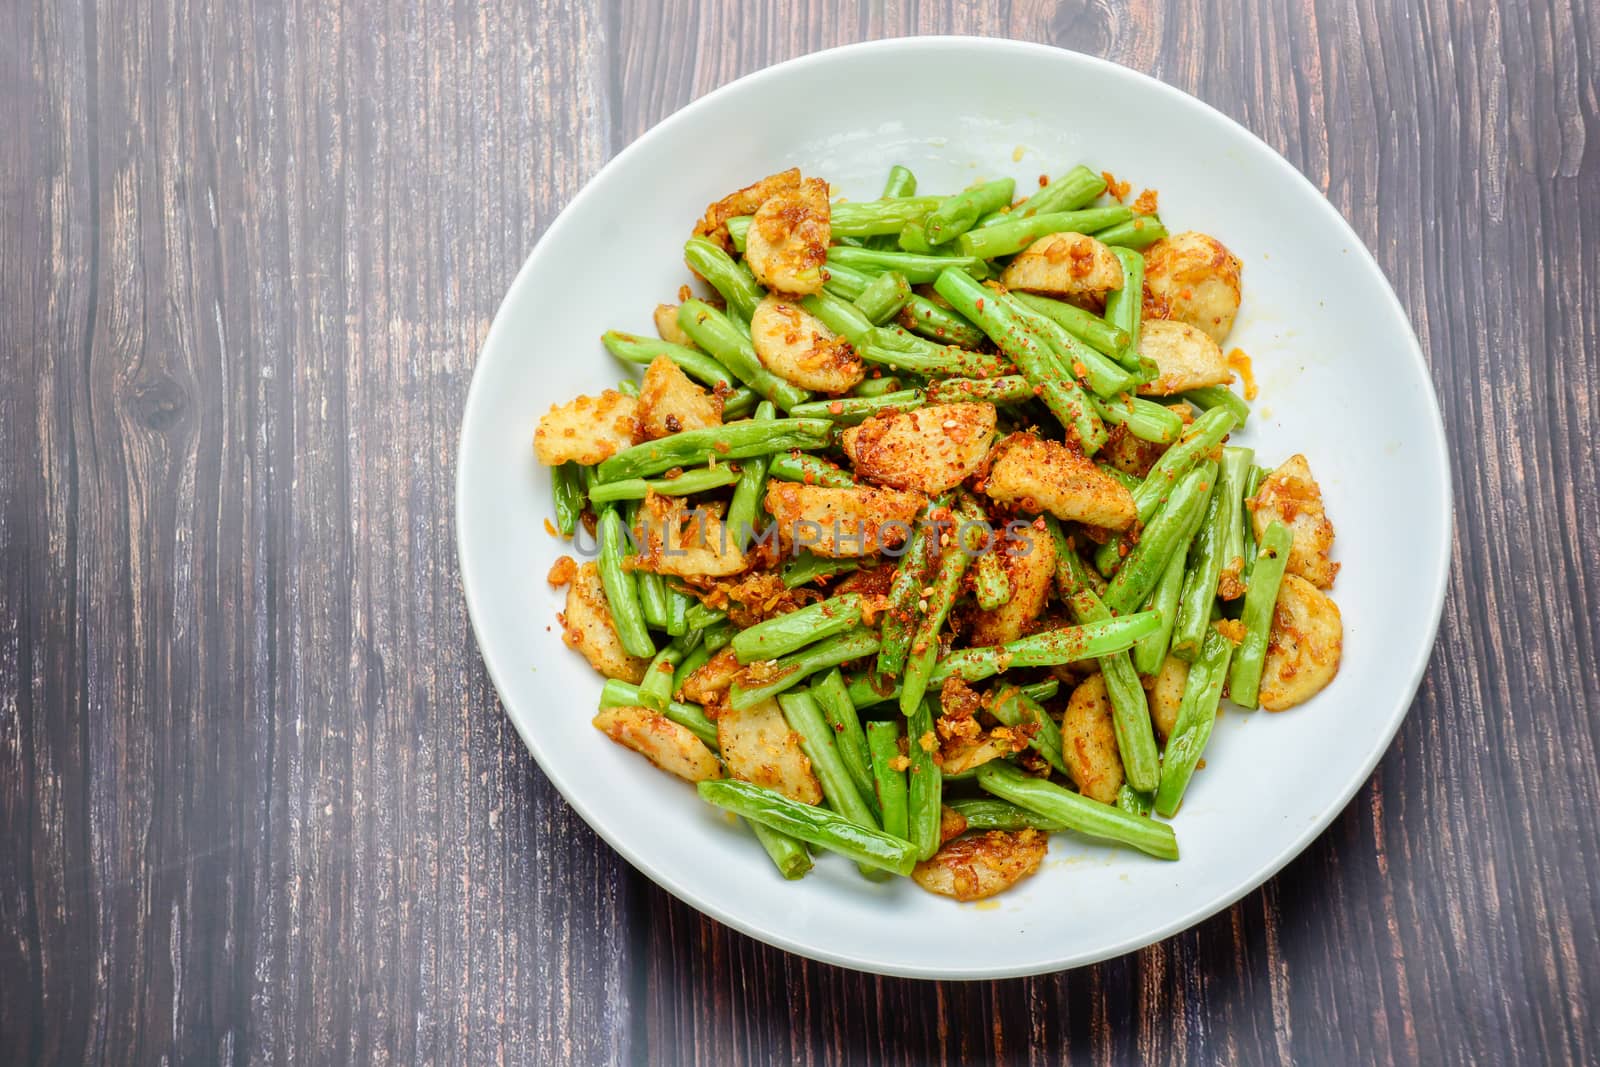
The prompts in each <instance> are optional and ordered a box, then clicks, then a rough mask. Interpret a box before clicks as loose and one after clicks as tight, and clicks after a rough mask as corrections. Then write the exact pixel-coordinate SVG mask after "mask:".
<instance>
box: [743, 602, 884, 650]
mask: <svg viewBox="0 0 1600 1067" xmlns="http://www.w3.org/2000/svg"><path fill="white" fill-rule="evenodd" d="M861 607H862V602H861V594H859V593H846V594H844V595H843V596H836V597H833V598H832V599H829V600H824V601H821V602H820V603H817V604H808V605H806V606H805V607H803V608H800V609H798V610H796V611H791V612H788V613H787V614H784V615H775V616H773V617H772V618H770V619H767V620H765V621H764V622H758V623H756V624H755V625H754V626H752V627H750V628H749V629H746V630H741V631H740V632H739V635H738V636H737V637H735V638H734V639H733V654H734V655H735V656H738V657H739V662H740V663H751V662H754V661H755V660H765V659H777V658H778V657H779V656H787V655H788V654H789V653H791V652H798V651H799V650H800V649H802V648H805V647H806V646H807V645H811V644H815V643H816V642H818V641H821V640H822V639H824V638H827V637H832V636H833V635H834V634H836V633H842V632H843V631H845V630H848V629H851V628H852V627H854V626H856V625H858V624H860V622H861Z"/></svg>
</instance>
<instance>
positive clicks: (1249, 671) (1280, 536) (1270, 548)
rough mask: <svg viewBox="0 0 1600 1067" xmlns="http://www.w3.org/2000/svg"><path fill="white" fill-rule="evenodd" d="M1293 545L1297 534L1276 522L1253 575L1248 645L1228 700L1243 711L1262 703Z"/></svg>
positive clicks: (1232, 675)
mask: <svg viewBox="0 0 1600 1067" xmlns="http://www.w3.org/2000/svg"><path fill="white" fill-rule="evenodd" d="M1293 545H1294V534H1293V532H1291V531H1290V529H1289V528H1288V527H1287V526H1285V525H1284V524H1283V523H1281V522H1278V521H1276V520H1274V521H1273V522H1272V524H1271V525H1269V526H1268V527H1267V530H1266V532H1265V533H1264V534H1262V535H1261V547H1260V548H1259V549H1258V551H1257V553H1256V563H1255V568H1254V569H1253V570H1252V571H1251V572H1250V586H1249V588H1248V589H1246V590H1245V595H1244V613H1243V615H1241V616H1240V621H1242V622H1243V623H1244V641H1243V642H1242V643H1241V644H1240V645H1239V654H1238V656H1237V657H1235V659H1234V661H1233V667H1232V670H1231V671H1230V672H1229V674H1228V699H1229V700H1232V701H1233V702H1234V703H1235V704H1237V705H1239V706H1240V707H1241V708H1254V707H1257V706H1259V705H1260V703H1261V672H1262V670H1263V669H1264V668H1265V666H1266V657H1267V644H1268V639H1269V638H1270V637H1271V636H1272V616H1273V613H1274V611H1275V609H1276V606H1277V603H1278V590H1279V588H1280V587H1281V586H1282V584H1283V571H1284V567H1285V566H1286V565H1287V564H1288V562H1289V550H1290V548H1291V547H1293Z"/></svg>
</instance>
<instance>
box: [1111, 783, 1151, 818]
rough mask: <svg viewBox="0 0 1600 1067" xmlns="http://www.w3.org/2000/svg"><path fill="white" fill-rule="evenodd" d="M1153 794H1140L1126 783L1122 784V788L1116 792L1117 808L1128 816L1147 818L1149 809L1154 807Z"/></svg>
mask: <svg viewBox="0 0 1600 1067" xmlns="http://www.w3.org/2000/svg"><path fill="white" fill-rule="evenodd" d="M1155 802H1156V798H1155V794H1154V793H1148V792H1140V791H1139V790H1137V789H1135V788H1134V787H1133V786H1131V785H1129V784H1128V783H1127V782H1123V783H1122V788H1121V789H1118V790H1117V807H1119V808H1121V809H1122V810H1123V811H1125V812H1127V813H1128V814H1129V815H1137V816H1139V817H1140V818H1148V817H1149V815H1150V809H1151V808H1153V807H1155Z"/></svg>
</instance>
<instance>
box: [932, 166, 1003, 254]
mask: <svg viewBox="0 0 1600 1067" xmlns="http://www.w3.org/2000/svg"><path fill="white" fill-rule="evenodd" d="M1016 189H1017V183H1016V182H1015V181H1013V180H1012V179H1010V178H999V179H997V180H995V181H992V182H983V183H982V184H980V185H974V186H972V187H971V188H970V189H966V190H964V191H962V192H959V193H957V194H955V195H954V196H950V197H946V198H945V199H944V201H943V202H941V203H940V204H939V206H938V207H937V208H936V209H935V210H934V212H933V213H932V214H931V215H929V216H928V217H927V220H926V221H925V222H924V223H923V227H924V229H925V230H926V231H927V235H928V240H929V241H930V242H932V243H933V244H943V243H944V242H945V241H950V240H954V239H955V238H957V237H959V236H961V235H962V234H964V233H966V232H967V231H968V230H970V229H972V227H973V226H974V225H976V224H977V222H978V220H979V219H980V218H982V217H983V216H985V215H987V214H989V213H990V212H991V211H998V210H1000V209H1001V208H1003V207H1006V206H1007V205H1009V204H1010V203H1011V197H1012V195H1013V194H1014V193H1015V192H1016ZM906 221H907V222H910V221H912V220H911V219H907V220H906Z"/></svg>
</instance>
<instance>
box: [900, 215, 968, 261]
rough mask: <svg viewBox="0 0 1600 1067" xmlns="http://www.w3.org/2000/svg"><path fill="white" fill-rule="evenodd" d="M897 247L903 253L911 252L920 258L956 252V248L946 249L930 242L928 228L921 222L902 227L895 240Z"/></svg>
mask: <svg viewBox="0 0 1600 1067" xmlns="http://www.w3.org/2000/svg"><path fill="white" fill-rule="evenodd" d="M895 247H896V248H898V249H899V250H900V251H902V252H911V253H913V254H915V255H919V256H932V255H940V254H944V253H950V252H954V251H955V246H954V245H950V246H946V247H944V248H941V247H940V246H938V245H936V244H934V243H933V242H932V241H930V240H928V228H927V226H925V225H924V224H923V223H922V222H920V221H913V222H908V223H906V224H905V226H903V227H901V229H900V234H899V236H898V237H897V238H896V239H895Z"/></svg>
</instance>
